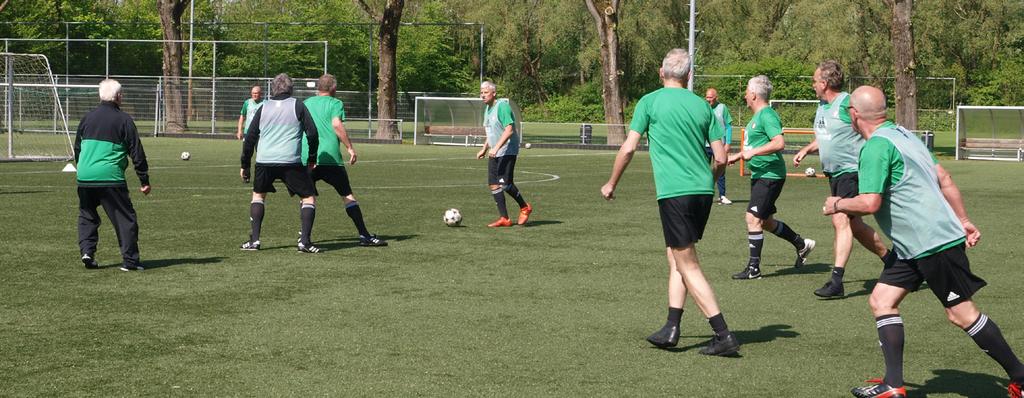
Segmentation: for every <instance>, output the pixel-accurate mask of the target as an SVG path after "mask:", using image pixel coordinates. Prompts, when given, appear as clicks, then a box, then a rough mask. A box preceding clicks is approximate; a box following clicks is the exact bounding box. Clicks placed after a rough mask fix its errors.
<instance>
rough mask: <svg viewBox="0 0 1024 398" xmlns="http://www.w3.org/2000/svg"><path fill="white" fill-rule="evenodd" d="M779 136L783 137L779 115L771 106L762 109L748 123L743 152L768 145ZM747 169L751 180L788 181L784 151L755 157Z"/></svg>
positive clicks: (748, 163)
mask: <svg viewBox="0 0 1024 398" xmlns="http://www.w3.org/2000/svg"><path fill="white" fill-rule="evenodd" d="M778 135H782V121H781V120H779V114H778V113H776V112H775V110H774V109H772V108H771V107H770V106H766V107H764V108H761V110H759V111H757V113H755V114H754V117H752V118H750V122H748V123H747V128H746V132H745V133H744V134H743V150H750V149H754V148H757V147H761V146H764V145H768V143H769V142H771V140H772V138H775V137H776V136H778ZM747 167H748V168H749V169H750V177H751V178H755V179H757V178H762V179H766V180H785V179H786V161H785V160H783V159H782V151H779V152H775V153H770V154H767V155H760V156H754V157H752V158H750V161H748V162H747Z"/></svg>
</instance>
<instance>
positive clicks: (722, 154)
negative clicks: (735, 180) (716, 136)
mask: <svg viewBox="0 0 1024 398" xmlns="http://www.w3.org/2000/svg"><path fill="white" fill-rule="evenodd" d="M711 153H712V154H713V156H714V158H713V159H712V163H711V167H712V169H711V173H712V174H713V175H714V179H713V181H718V178H719V177H721V176H722V174H725V165H726V161H727V160H728V159H727V157H728V156H729V155H728V153H729V145H727V144H723V143H722V141H719V140H715V141H714V142H712V143H711Z"/></svg>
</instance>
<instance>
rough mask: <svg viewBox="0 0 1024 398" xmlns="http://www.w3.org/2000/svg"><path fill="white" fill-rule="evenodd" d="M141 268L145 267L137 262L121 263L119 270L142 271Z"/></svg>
mask: <svg viewBox="0 0 1024 398" xmlns="http://www.w3.org/2000/svg"><path fill="white" fill-rule="evenodd" d="M142 270H145V268H142V266H141V265H138V264H135V265H122V266H121V271H124V272H130V271H142Z"/></svg>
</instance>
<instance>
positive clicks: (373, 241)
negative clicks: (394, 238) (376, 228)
mask: <svg viewBox="0 0 1024 398" xmlns="http://www.w3.org/2000/svg"><path fill="white" fill-rule="evenodd" d="M387 245H388V241H386V240H384V239H381V238H378V237H377V235H369V236H367V235H359V246H387Z"/></svg>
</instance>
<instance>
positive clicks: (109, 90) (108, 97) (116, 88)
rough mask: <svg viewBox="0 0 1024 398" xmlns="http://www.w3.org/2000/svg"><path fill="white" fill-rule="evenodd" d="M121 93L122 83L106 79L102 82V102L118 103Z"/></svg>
mask: <svg viewBox="0 0 1024 398" xmlns="http://www.w3.org/2000/svg"><path fill="white" fill-rule="evenodd" d="M120 93H121V83H119V82H118V81H117V80H114V79H105V80H103V81H101V82H100V101H116V100H117V95H118V94H120Z"/></svg>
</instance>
